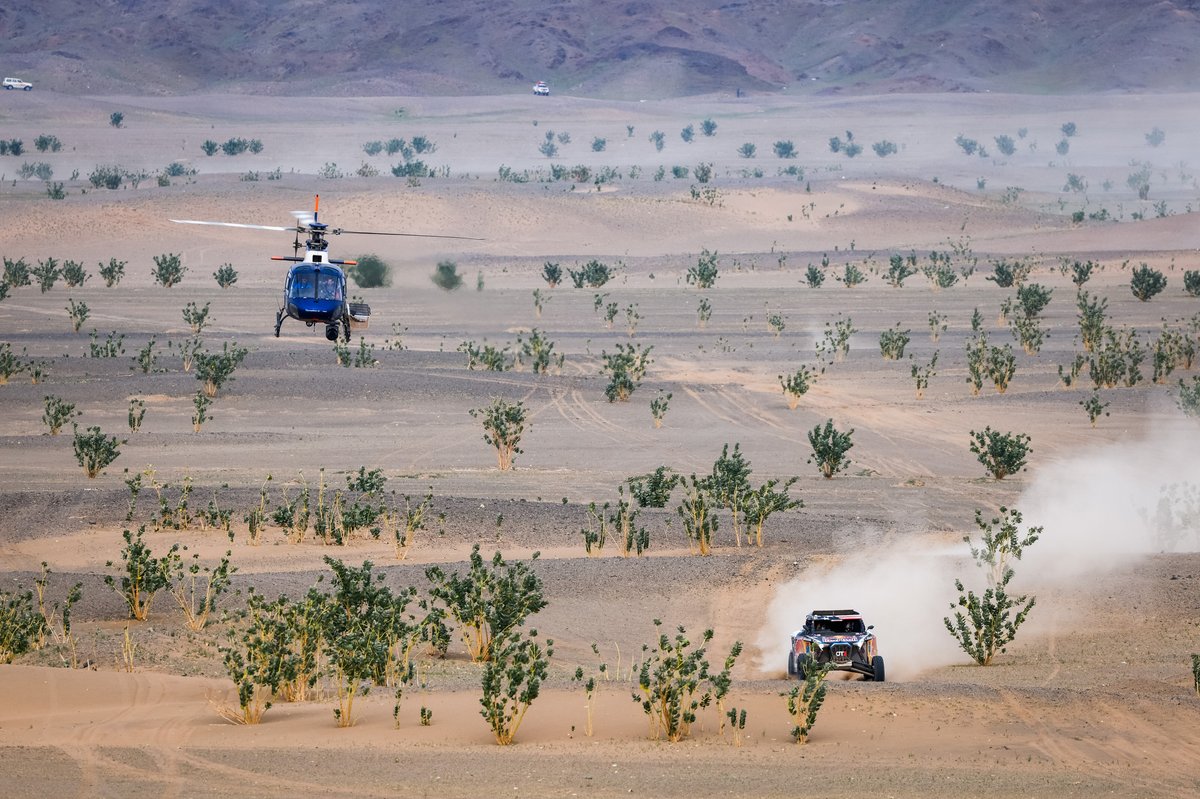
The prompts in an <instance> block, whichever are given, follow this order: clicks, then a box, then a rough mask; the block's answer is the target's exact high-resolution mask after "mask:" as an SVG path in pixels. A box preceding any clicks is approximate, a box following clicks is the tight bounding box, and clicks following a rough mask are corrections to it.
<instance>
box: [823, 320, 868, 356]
mask: <svg viewBox="0 0 1200 799" xmlns="http://www.w3.org/2000/svg"><path fill="white" fill-rule="evenodd" d="M857 332H858V330H857V329H855V327H854V320H853V319H850V318H845V319H842V318H841V314H840V313H839V314H838V319H836V320H834V321H833V322H826V323H825V331H824V333H823V334H822V336H821V340H820V341H818V342H817V344H816V352H817V357H818V358H823V357H824V356H826V355H828V356H829V357H830V358H831V359H832V360H835V361H840V360H842V359H843V358H845V357H846V356H847V355H849V354H850V337H851V336H853V335H854V334H855V333H857Z"/></svg>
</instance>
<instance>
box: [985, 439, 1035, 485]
mask: <svg viewBox="0 0 1200 799" xmlns="http://www.w3.org/2000/svg"><path fill="white" fill-rule="evenodd" d="M1032 451H1033V450H1032V448H1031V447H1030V446H1029V436H1027V435H1025V434H1023V433H1011V432H1010V433H1001V432H1000V431H998V430H993V429H992V428H991V427H990V426H988V427H985V428H984V429H983V431H982V432H976V431H974V430H972V431H971V452H973V453H974V454H975V456H976V457H977V458H978V459H979V462H980V463H981V464H983V468H984V469H986V470H987V472H988V474H990V475H991V476H992V477H994V478H996V479H997V480H1003V479H1004V478H1005V477H1007V476H1008V475H1010V474H1016V473H1017V472H1020V471H1021V470H1023V469H1024V468H1025V461H1026V457H1027V456H1028V455H1029V453H1030V452H1032Z"/></svg>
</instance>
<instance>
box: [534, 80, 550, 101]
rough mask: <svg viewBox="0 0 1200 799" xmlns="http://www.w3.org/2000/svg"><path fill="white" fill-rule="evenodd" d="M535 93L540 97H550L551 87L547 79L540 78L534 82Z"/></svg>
mask: <svg viewBox="0 0 1200 799" xmlns="http://www.w3.org/2000/svg"><path fill="white" fill-rule="evenodd" d="M533 93H534V94H536V95H537V96H538V97H549V96H550V87H549V86H547V85H546V81H544V80H539V81H538V82H537V83H535V84H533Z"/></svg>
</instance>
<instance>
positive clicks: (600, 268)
mask: <svg viewBox="0 0 1200 799" xmlns="http://www.w3.org/2000/svg"><path fill="white" fill-rule="evenodd" d="M567 273H568V274H569V275H570V276H571V282H572V283H573V284H574V286H575V288H583V287H584V286H585V285H586V286H588V287H589V288H600V287H601V286H603V285H604V284H605V283H607V282H608V281H609V280H611V279H612V274H613V273H612V269H611V268H610V267H609V266H608V265H607V264H604V263H601V262H600V261H597V260H594V259H593V260H591V261H588V262H587V263H586V264H584V265H583V269H581V270H578V271H576V270H574V269H568V270H567Z"/></svg>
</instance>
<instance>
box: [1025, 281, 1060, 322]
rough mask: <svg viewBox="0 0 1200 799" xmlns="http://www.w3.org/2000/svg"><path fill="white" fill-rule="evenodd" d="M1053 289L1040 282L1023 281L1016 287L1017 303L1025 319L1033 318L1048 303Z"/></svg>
mask: <svg viewBox="0 0 1200 799" xmlns="http://www.w3.org/2000/svg"><path fill="white" fill-rule="evenodd" d="M1053 293H1054V290H1053V289H1048V288H1046V287H1045V286H1043V285H1041V284H1040V283H1025V284H1022V285H1020V286H1018V287H1017V305H1019V306H1021V312H1022V313H1024V314H1025V317H1026V318H1027V319H1033V318H1035V317H1036V316H1038V315H1039V314H1041V312H1042V311H1043V310H1045V308H1046V306H1047V305H1049V304H1050V295H1051V294H1053Z"/></svg>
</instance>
